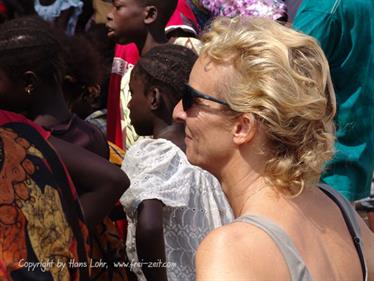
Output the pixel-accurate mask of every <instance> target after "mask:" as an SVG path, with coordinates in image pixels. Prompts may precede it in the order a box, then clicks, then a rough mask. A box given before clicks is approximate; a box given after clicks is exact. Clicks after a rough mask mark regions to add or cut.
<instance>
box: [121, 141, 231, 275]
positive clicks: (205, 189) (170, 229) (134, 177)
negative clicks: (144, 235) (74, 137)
mask: <svg viewBox="0 0 374 281" xmlns="http://www.w3.org/2000/svg"><path fill="white" fill-rule="evenodd" d="M122 169H123V170H124V171H125V172H126V173H127V175H128V176H129V178H130V180H131V185H130V187H129V189H128V190H127V191H126V192H125V193H124V194H123V195H122V197H121V203H122V205H123V207H124V209H125V212H126V214H127V218H128V233H127V241H126V250H127V255H128V258H129V260H130V262H132V264H133V265H136V262H138V256H137V252H136V242H135V235H136V223H137V207H138V206H139V204H140V203H141V202H142V201H144V200H147V199H158V200H160V201H162V202H163V203H164V205H165V207H164V213H163V215H164V217H163V222H164V238H165V252H166V261H167V262H168V264H167V265H168V266H167V267H166V269H167V276H168V280H169V281H172V280H176V281H183V280H188V281H191V280H195V253H196V249H197V247H198V245H199V243H200V242H201V241H202V239H203V238H204V237H205V236H206V235H207V234H208V233H209V232H210V231H211V230H213V229H214V228H216V227H219V226H221V225H223V224H226V223H229V222H231V221H232V220H233V214H232V210H231V208H230V206H229V204H228V202H227V199H226V197H225V195H224V194H223V192H222V190H221V186H220V184H219V182H218V181H217V179H216V178H215V177H213V176H212V175H211V174H209V173H208V172H206V171H204V170H202V169H200V168H199V167H196V166H193V165H191V164H190V163H189V162H188V161H187V158H186V155H185V154H184V153H183V152H182V151H181V150H180V149H179V148H178V147H177V146H176V145H174V144H173V143H172V142H170V141H168V140H165V139H144V140H140V141H138V142H136V143H135V144H134V145H133V146H132V147H131V148H130V150H129V151H128V152H127V153H126V156H125V159H124V161H123V164H122ZM131 269H132V270H133V271H134V272H135V273H136V275H137V277H138V280H146V278H145V277H144V274H143V273H142V270H141V269H140V267H139V266H133V267H132V268H131Z"/></svg>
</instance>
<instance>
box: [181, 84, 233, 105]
mask: <svg viewBox="0 0 374 281" xmlns="http://www.w3.org/2000/svg"><path fill="white" fill-rule="evenodd" d="M195 98H200V99H205V100H210V101H213V102H216V103H219V104H223V105H226V106H228V107H230V106H229V104H228V103H227V102H225V101H224V100H221V99H217V98H215V97H212V96H208V95H206V94H203V93H201V92H199V91H197V90H195V89H194V88H192V87H191V86H190V85H188V84H185V89H184V93H183V97H182V105H183V110H184V111H187V110H189V109H190V108H191V107H192V105H193V104H194V100H195Z"/></svg>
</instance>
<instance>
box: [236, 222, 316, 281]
mask: <svg viewBox="0 0 374 281" xmlns="http://www.w3.org/2000/svg"><path fill="white" fill-rule="evenodd" d="M234 222H245V223H249V224H252V225H255V226H257V227H258V228H260V229H262V230H263V231H265V232H266V233H267V234H268V235H269V236H270V237H271V238H272V239H273V240H274V242H275V244H277V246H278V248H279V250H280V251H281V253H282V255H283V257H284V259H285V261H286V263H287V266H288V271H289V273H290V275H291V280H292V281H311V280H312V276H311V274H310V272H309V270H308V269H307V267H306V266H305V263H304V261H303V260H302V258H301V256H300V254H299V252H298V251H297V249H296V247H295V246H294V244H293V243H292V241H291V240H290V238H289V237H288V235H287V234H286V232H284V230H282V229H281V228H280V227H279V226H277V225H276V224H274V223H273V222H271V221H270V220H268V219H265V218H263V217H259V216H255V215H247V216H242V217H239V218H237V219H236V220H235V221H234Z"/></svg>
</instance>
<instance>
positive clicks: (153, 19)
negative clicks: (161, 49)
mask: <svg viewBox="0 0 374 281" xmlns="http://www.w3.org/2000/svg"><path fill="white" fill-rule="evenodd" d="M112 3H113V8H112V11H111V12H110V13H109V14H108V16H107V19H108V23H107V27H108V29H109V30H110V32H109V33H108V36H109V37H110V38H112V39H114V40H115V41H116V42H117V43H120V44H128V43H135V44H136V46H137V49H138V50H139V53H140V54H144V53H146V52H147V51H148V50H150V49H152V48H153V47H156V46H159V45H162V44H166V43H168V38H167V37H166V34H165V25H164V24H162V23H160V19H159V18H158V17H159V13H158V9H157V7H156V6H146V7H142V6H141V1H139V0H134V1H128V0H113V1H112ZM134 3H135V4H134ZM130 4H131V5H138V8H139V9H140V10H141V13H138V14H137V17H136V19H137V22H135V20H134V19H133V18H131V15H130V14H128V10H129V8H128V6H129V5H130ZM130 21H134V27H133V29H131V30H130V29H128V30H123V28H122V26H127V25H128V23H129V22H130ZM135 25H136V26H135ZM129 26H130V25H129Z"/></svg>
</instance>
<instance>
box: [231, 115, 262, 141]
mask: <svg viewBox="0 0 374 281" xmlns="http://www.w3.org/2000/svg"><path fill="white" fill-rule="evenodd" d="M256 131H257V122H256V119H255V117H254V116H253V114H250V113H244V114H242V115H241V116H240V117H238V118H237V120H236V121H235V124H234V128H233V141H234V143H235V144H237V145H240V144H244V143H249V142H251V141H252V140H253V138H254V137H255V135H256Z"/></svg>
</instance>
